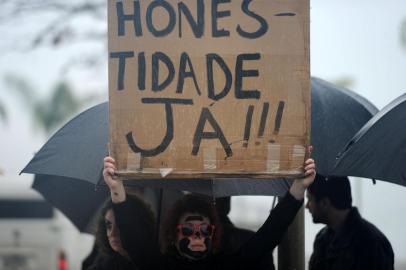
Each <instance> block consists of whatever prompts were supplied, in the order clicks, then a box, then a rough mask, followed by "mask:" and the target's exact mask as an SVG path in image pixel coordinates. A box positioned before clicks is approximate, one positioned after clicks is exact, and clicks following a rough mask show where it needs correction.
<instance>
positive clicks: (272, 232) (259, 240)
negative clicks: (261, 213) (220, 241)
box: [114, 193, 303, 270]
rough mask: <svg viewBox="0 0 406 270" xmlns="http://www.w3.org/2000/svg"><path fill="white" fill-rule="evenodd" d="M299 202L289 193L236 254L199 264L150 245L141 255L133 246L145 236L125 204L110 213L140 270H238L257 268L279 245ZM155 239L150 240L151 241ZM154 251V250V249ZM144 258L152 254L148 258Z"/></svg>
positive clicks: (299, 204)
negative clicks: (113, 214)
mask: <svg viewBox="0 0 406 270" xmlns="http://www.w3.org/2000/svg"><path fill="white" fill-rule="evenodd" d="M302 203H303V201H297V200H295V199H294V198H293V197H292V195H290V194H289V193H288V194H287V195H286V196H285V197H284V199H283V200H282V201H280V202H279V203H278V205H277V206H276V207H275V209H274V210H272V212H271V213H270V215H269V217H268V219H267V220H266V221H265V223H264V225H262V227H261V228H260V229H259V230H258V232H256V233H255V234H254V236H253V237H252V238H250V240H249V241H248V242H246V243H245V244H244V245H243V246H242V247H241V248H240V249H239V250H238V251H237V252H236V253H233V254H228V255H224V254H222V255H217V254H215V255H210V256H208V257H207V258H206V259H203V260H199V261H190V260H186V259H184V258H183V257H181V256H179V255H178V256H177V255H169V254H161V253H159V252H158V251H155V252H149V251H148V250H150V251H151V248H152V247H151V245H150V242H142V243H144V244H145V245H144V247H145V249H144V250H143V254H140V250H139V248H138V247H137V244H138V246H139V244H140V243H141V241H143V240H144V241H145V234H143V233H142V231H140V230H134V229H133V228H134V227H140V226H139V224H137V217H136V215H135V214H134V213H132V211H131V208H130V207H128V204H127V203H126V202H123V203H120V204H115V205H114V213H115V214H116V221H117V224H118V227H119V229H120V235H121V239H122V243H123V247H124V249H125V250H127V252H128V253H129V254H130V257H131V258H132V260H133V261H134V262H135V264H136V265H137V267H139V269H141V270H155V269H156V270H163V269H166V270H172V269H173V270H175V269H176V270H206V269H207V270H209V269H210V270H216V269H218V270H220V269H221V270H238V269H254V268H258V263H259V262H261V260H262V259H263V258H264V257H265V256H266V255H267V254H269V252H271V251H272V250H273V249H274V248H275V247H276V246H277V245H278V244H279V242H280V241H281V239H282V237H283V235H284V233H285V232H286V230H287V228H288V226H289V225H290V224H291V223H292V221H293V219H294V218H295V216H296V213H297V212H298V210H299V209H300V207H301V205H302ZM154 239H155V238H154V237H150V240H151V241H153V240H154ZM155 250H158V249H155ZM147 254H153V255H152V256H148V255H147Z"/></svg>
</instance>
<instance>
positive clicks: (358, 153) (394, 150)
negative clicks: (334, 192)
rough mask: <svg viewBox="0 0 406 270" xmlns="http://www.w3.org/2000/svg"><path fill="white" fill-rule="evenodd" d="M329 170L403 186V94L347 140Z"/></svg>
mask: <svg viewBox="0 0 406 270" xmlns="http://www.w3.org/2000/svg"><path fill="white" fill-rule="evenodd" d="M333 173H334V174H336V175H351V176H359V177H365V178H372V179H379V180H384V181H387V182H391V183H395V184H399V185H403V186H406V94H403V95H402V96H400V97H398V98H397V99H395V100H394V101H392V102H391V103H390V104H388V105H387V106H386V107H385V108H383V109H382V110H381V111H379V112H378V113H377V114H376V115H375V116H374V117H373V118H372V119H371V120H370V121H368V123H366V124H365V125H364V126H363V127H362V129H360V130H359V132H358V133H357V134H356V135H355V136H354V137H353V138H352V139H351V140H349V142H348V143H347V145H346V146H345V148H344V149H343V151H342V153H341V154H340V156H339V159H338V160H337V163H336V165H335V168H334V170H333Z"/></svg>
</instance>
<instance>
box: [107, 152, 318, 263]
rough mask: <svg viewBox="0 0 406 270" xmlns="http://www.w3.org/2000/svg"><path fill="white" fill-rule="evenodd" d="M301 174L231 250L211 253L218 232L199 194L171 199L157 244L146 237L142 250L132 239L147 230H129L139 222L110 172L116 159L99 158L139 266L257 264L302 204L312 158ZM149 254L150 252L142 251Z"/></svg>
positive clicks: (138, 238) (126, 240)
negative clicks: (256, 226) (245, 238)
mask: <svg viewBox="0 0 406 270" xmlns="http://www.w3.org/2000/svg"><path fill="white" fill-rule="evenodd" d="M304 166H305V178H303V179H296V180H295V181H294V182H293V184H292V186H291V187H290V189H289V192H287V194H286V195H285V197H284V198H283V199H282V200H281V201H280V202H279V203H278V205H277V206H276V207H275V208H274V209H273V210H272V212H271V213H270V215H269V217H268V219H267V220H266V221H265V223H264V224H263V225H262V227H261V228H260V229H259V230H258V231H257V232H256V233H255V234H254V236H253V237H252V238H251V239H250V240H249V241H248V242H247V243H245V244H243V246H241V247H240V249H239V250H238V251H237V252H235V253H232V254H218V253H216V250H217V247H218V242H219V239H220V234H221V227H219V225H218V217H217V214H216V212H215V210H214V205H213V204H211V203H210V201H208V200H205V199H203V198H199V197H195V196H194V197H189V196H186V197H185V198H183V199H181V200H180V201H179V202H177V203H175V205H174V207H173V209H172V211H170V213H169V216H168V222H167V224H165V228H164V230H163V236H162V237H161V239H162V241H161V242H162V246H161V247H162V249H159V248H158V246H159V245H158V244H157V243H155V248H154V245H151V243H153V242H154V240H155V239H156V238H155V237H154V235H153V234H151V235H150V236H148V237H147V238H149V239H150V242H147V243H146V244H147V245H146V246H144V250H143V252H144V253H142V252H141V250H140V249H139V248H137V245H136V243H141V242H142V239H144V238H145V235H146V234H147V233H146V232H145V231H141V230H134V229H133V228H134V227H139V225H137V223H139V222H140V220H139V218H138V215H137V213H134V211H132V209H131V208H130V207H129V200H128V198H127V194H126V192H125V188H124V185H123V182H122V180H120V179H119V178H117V177H115V170H116V166H115V161H114V159H113V158H112V157H106V158H105V159H104V169H103V177H104V181H105V182H106V184H107V185H108V187H109V188H110V194H111V198H112V201H113V209H114V213H115V214H116V219H117V220H116V221H117V224H118V227H119V229H120V232H121V240H122V243H123V247H124V248H125V250H126V251H127V252H128V254H129V257H130V258H131V259H132V261H133V262H134V263H135V265H136V266H137V267H139V269H141V270H150V269H153V270H163V269H170V270H172V269H173V270H175V269H176V270H200V269H202V270H203V269H210V270H212V269H221V270H225V269H230V270H231V269H232V270H236V269H257V268H258V267H259V265H258V264H259V262H261V260H262V259H263V258H264V257H265V256H267V254H269V252H271V251H272V250H273V249H274V248H275V247H276V246H277V245H278V244H279V243H280V241H281V240H282V237H283V235H284V233H285V232H286V230H287V228H288V227H289V225H290V224H291V223H292V221H293V219H294V218H295V216H296V213H297V212H298V211H299V209H300V208H301V206H302V204H303V199H304V193H305V190H306V188H307V187H308V186H309V185H310V184H311V183H312V182H313V180H314V177H315V174H316V172H315V163H314V161H313V160H312V159H308V160H307V161H306V162H305V164H304ZM146 254H150V255H151V256H147V255H146Z"/></svg>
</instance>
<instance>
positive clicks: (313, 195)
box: [306, 175, 394, 270]
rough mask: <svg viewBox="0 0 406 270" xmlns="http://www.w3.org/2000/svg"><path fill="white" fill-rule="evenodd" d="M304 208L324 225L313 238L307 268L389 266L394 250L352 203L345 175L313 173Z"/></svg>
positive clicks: (382, 269)
mask: <svg viewBox="0 0 406 270" xmlns="http://www.w3.org/2000/svg"><path fill="white" fill-rule="evenodd" d="M307 198H308V202H307V204H306V208H308V210H309V212H310V213H311V215H312V218H313V222H314V223H323V224H326V225H327V226H326V227H324V228H323V229H322V230H320V232H319V233H318V234H317V236H316V239H315V241H314V249H313V254H312V255H311V257H310V261H309V270H341V269H346V270H365V269H368V270H392V269H394V254H393V250H392V246H391V244H390V242H389V241H388V239H387V238H386V237H385V235H384V234H383V233H382V232H381V231H379V230H378V228H376V227H375V226H374V225H373V224H371V223H370V222H368V221H367V220H365V219H363V218H362V217H361V215H360V214H359V212H358V210H357V208H356V207H352V206H351V205H352V197H351V186H350V182H349V181H348V178H347V177H328V178H326V177H324V176H322V175H317V176H316V179H315V181H314V183H313V184H312V185H311V186H310V187H309V188H308V190H307Z"/></svg>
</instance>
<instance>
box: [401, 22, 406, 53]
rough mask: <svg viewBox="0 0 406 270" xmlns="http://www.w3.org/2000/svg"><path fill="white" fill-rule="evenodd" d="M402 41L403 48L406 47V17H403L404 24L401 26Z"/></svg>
mask: <svg viewBox="0 0 406 270" xmlns="http://www.w3.org/2000/svg"><path fill="white" fill-rule="evenodd" d="M400 43H401V44H402V46H403V48H405V49H406V18H405V19H403V22H402V25H401V26H400Z"/></svg>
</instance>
